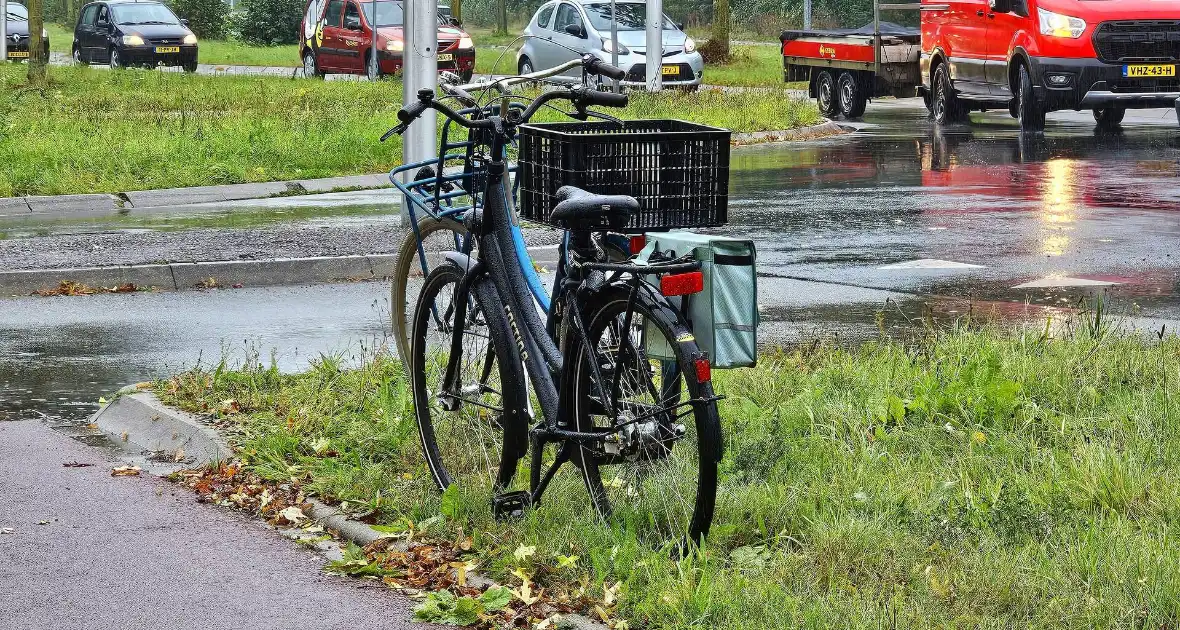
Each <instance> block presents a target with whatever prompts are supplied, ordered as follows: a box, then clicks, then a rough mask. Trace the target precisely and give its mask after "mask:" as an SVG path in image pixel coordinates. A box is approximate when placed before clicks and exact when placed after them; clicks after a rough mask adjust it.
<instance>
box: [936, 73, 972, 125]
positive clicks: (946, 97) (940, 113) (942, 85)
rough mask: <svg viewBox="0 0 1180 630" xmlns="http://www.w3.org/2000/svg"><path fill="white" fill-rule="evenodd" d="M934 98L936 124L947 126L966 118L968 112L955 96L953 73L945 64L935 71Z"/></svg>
mask: <svg viewBox="0 0 1180 630" xmlns="http://www.w3.org/2000/svg"><path fill="white" fill-rule="evenodd" d="M933 83H934V85H933V91H934V98H933V99H932V101H933V102H932V106H933V108H934V109H933V111H932V114H933V116H934V122H935V123H937V124H939V125H947V124H950V123H954V122H959V121H961V120H963V118H965V117H966V111H965V110H964V108H963V103H962V102H961V101H960V100H959V96H958V95H957V94H955V85H954V83H952V82H951V71H950V70H948V69H947V65H946V64H945V63H942V64H939V65H938V67H937V68H936V69H935V70H934V80H933Z"/></svg>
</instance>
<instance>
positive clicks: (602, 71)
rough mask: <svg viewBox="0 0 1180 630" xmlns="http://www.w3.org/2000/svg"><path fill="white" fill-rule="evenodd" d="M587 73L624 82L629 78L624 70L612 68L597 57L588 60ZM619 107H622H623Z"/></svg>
mask: <svg viewBox="0 0 1180 630" xmlns="http://www.w3.org/2000/svg"><path fill="white" fill-rule="evenodd" d="M586 71H587V72H589V73H591V74H597V75H598V76H602V77H606V78H608V79H616V80H618V81H622V80H623V78H624V77H626V76H627V73H626V72H625V71H624V70H623V69H622V68H618V67H615V66H612V65H610V64H609V63H607V62H605V61H602V60H600V59H598V58H596V57H595V58H591V59H589V60H587V62H586ZM625 104H626V103H624V105H625ZM619 107H622V105H620V106H619Z"/></svg>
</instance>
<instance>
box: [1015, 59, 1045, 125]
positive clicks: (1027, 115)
mask: <svg viewBox="0 0 1180 630" xmlns="http://www.w3.org/2000/svg"><path fill="white" fill-rule="evenodd" d="M1017 81H1018V83H1017V85H1016V111H1017V113H1018V114H1020V116H1019V118H1020V130H1021V131H1025V132H1037V131H1044V130H1045V106H1044V105H1042V104H1040V103H1038V102H1037V95H1036V93H1035V92H1033V84H1032V75H1030V74H1029V73H1028V68H1026V67H1024V66H1023V65H1022V66H1020V76H1019V78H1018V79H1017Z"/></svg>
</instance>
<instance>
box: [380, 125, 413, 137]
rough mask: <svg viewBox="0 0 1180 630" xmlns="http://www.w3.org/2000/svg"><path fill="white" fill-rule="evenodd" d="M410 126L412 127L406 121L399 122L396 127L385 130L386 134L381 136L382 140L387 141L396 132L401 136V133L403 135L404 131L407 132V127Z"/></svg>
mask: <svg viewBox="0 0 1180 630" xmlns="http://www.w3.org/2000/svg"><path fill="white" fill-rule="evenodd" d="M409 127H410V126H409V125H408V124H406V123H399V124H398V125H397V126H396V127H394V128H393V129H390V130H389V131H386V132H385V135H383V136H381V141H382V142H385V141H386V140H388V139H390V138H392V137H393V136H394V134H397V135H399V136H400V135H402V134H403V133H405V132H406V129H408V128H409Z"/></svg>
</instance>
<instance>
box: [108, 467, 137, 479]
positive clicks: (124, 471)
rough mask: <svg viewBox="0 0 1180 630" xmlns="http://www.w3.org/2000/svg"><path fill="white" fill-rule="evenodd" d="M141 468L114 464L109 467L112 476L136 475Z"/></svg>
mask: <svg viewBox="0 0 1180 630" xmlns="http://www.w3.org/2000/svg"><path fill="white" fill-rule="evenodd" d="M142 472H143V469H142V468H140V467H139V466H115V467H114V468H112V469H111V476H112V477H138V476H139V474H140V473H142Z"/></svg>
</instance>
